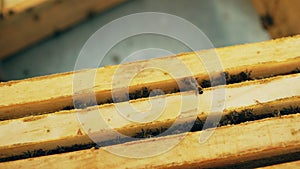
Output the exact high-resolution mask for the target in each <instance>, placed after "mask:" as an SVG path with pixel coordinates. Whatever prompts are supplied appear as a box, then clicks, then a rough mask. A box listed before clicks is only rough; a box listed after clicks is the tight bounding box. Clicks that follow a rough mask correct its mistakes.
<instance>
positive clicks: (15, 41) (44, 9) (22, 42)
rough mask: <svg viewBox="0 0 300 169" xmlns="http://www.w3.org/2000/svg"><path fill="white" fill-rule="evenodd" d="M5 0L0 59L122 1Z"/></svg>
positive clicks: (1, 21)
mask: <svg viewBox="0 0 300 169" xmlns="http://www.w3.org/2000/svg"><path fill="white" fill-rule="evenodd" d="M8 2H10V1H4V4H3V5H4V7H3V8H2V9H3V11H2V17H3V19H2V20H0V37H1V39H0V46H1V50H0V59H3V58H5V57H7V56H9V55H11V54H14V53H16V52H18V51H20V50H22V49H24V48H26V47H28V46H30V45H32V44H35V43H36V42H38V41H40V40H42V39H44V38H45V37H49V36H51V35H54V34H55V33H56V32H60V31H63V30H65V29H67V28H68V27H70V26H73V25H74V24H76V23H78V22H79V21H82V20H84V19H85V18H87V17H88V16H89V15H90V14H91V13H98V12H101V11H104V10H106V9H108V8H111V7H113V6H116V5H118V4H120V3H121V2H124V0H109V1H106V0H86V1H84V2H82V1H80V0H30V1H20V2H16V3H11V2H10V3H8Z"/></svg>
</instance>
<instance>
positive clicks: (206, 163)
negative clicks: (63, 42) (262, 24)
mask: <svg viewBox="0 0 300 169" xmlns="http://www.w3.org/2000/svg"><path fill="white" fill-rule="evenodd" d="M299 44H300V36H295V37H289V38H284V39H278V40H272V41H267V42H261V43H255V44H248V45H240V46H234V47H226V48H220V49H211V50H204V51H199V52H197V53H195V52H194V53H184V54H179V55H176V56H169V57H164V58H158V59H152V60H146V61H139V62H133V63H128V64H124V65H116V66H107V67H104V68H99V69H92V70H81V71H78V72H70V73H63V74H56V75H50V76H44V77H37V78H32V79H26V80H20V81H12V82H5V83H0V94H1V96H2V97H0V117H1V120H0V135H1V136H2V138H3V139H1V140H0V161H5V162H2V163H1V162H0V168H28V167H29V166H34V167H39V168H82V167H85V168H117V167H122V168H145V167H148V168H150V167H151V168H154V167H155V168H182V167H194V168H196V167H200V168H205V167H206V168H207V167H226V166H231V165H241V164H243V163H252V162H255V161H256V160H259V159H267V158H273V157H277V156H285V155H291V154H293V153H300V142H299V140H300V123H299V122H300V88H299V86H298V85H297V84H298V83H299V82H300V70H299V67H300V65H299V63H300V57H299V56H300V52H299V49H298V47H299ZM216 53H217V54H218V56H219V58H220V62H221V64H222V66H223V67H224V72H214V75H215V76H213V77H212V78H218V77H219V75H220V73H223V74H224V75H225V76H226V78H225V79H226V80H227V81H229V80H230V79H235V80H234V81H231V82H230V84H226V85H224V84H221V85H216V86H209V85H204V86H202V87H203V88H202V89H201V90H198V89H199V88H200V86H199V85H203V83H204V82H205V84H206V83H207V82H208V73H207V72H206V71H205V68H204V66H203V65H202V63H201V60H200V59H199V58H198V55H200V56H203V57H210V56H212V55H213V54H216ZM197 54H198V55H197ZM172 60H180V61H181V62H182V63H184V64H185V65H186V66H187V67H188V68H189V69H190V70H191V75H188V74H184V75H183V76H182V77H180V79H178V81H179V82H181V83H188V84H189V85H190V84H192V86H193V87H194V88H193V89H195V88H196V89H195V90H192V89H188V90H186V91H184V92H179V91H178V90H177V89H176V90H174V88H176V81H175V79H172V77H171V76H170V75H169V74H168V73H165V72H162V71H154V70H148V69H147V70H146V71H142V72H141V73H140V74H138V75H136V76H135V78H134V79H133V80H132V81H131V83H130V84H129V92H140V91H144V90H147V91H148V92H149V91H150V90H153V89H162V90H164V91H166V92H167V94H163V95H159V96H151V97H150V96H149V97H148V95H145V96H144V95H139V97H136V98H131V100H119V101H117V102H115V103H108V102H103V100H104V101H105V100H106V99H111V98H112V97H111V92H112V78H113V76H114V74H115V72H116V70H117V69H119V68H120V67H123V69H122V70H123V72H125V74H122V76H119V77H118V78H117V80H118V82H122V81H124V80H126V79H128V77H129V75H130V74H131V73H132V72H131V71H132V69H133V68H135V69H137V70H138V71H140V70H142V69H143V68H144V67H146V65H156V66H160V67H163V66H166V65H168V66H169V68H170V69H173V70H174V71H182V70H179V69H178V67H176V65H175V66H174V65H172V64H170V62H172ZM170 69H169V70H170ZM245 72H248V73H245ZM249 72H251V73H249ZM92 73H96V78H95V79H96V81H95V83H94V84H93V85H92V87H93V89H94V90H95V92H96V97H97V99H98V100H97V101H98V104H100V105H95V106H92V105H87V107H83V108H81V109H74V107H68V108H65V106H70V105H72V98H73V91H72V85H73V82H74V81H73V77H74V76H76V75H79V76H80V80H81V81H83V82H84V80H86V79H85V78H86V77H87V76H86V75H90V74H92ZM239 76H243V77H244V78H241V79H238V80H237V77H239ZM191 78H195V79H196V81H192V80H191ZM81 84H83V85H82V86H83V87H86V86H84V84H85V83H81ZM122 85H125V84H122V83H121V86H118V87H120V89H123V86H122ZM177 87H178V86H177ZM45 88H47V90H45ZM83 89H85V88H83ZM222 90H224V98H222V100H218V102H217V103H218V104H221V101H224V107H222V109H220V113H221V114H216V110H215V109H212V108H215V107H214V105H213V104H212V102H213V100H214V98H213V96H214V94H215V92H217V91H222ZM120 91H121V92H123V93H122V94H125V92H126V91H125V92H124V91H123V90H120ZM86 92H87V91H86V90H80V92H79V93H76V95H79V96H85V94H86ZM127 92H128V91H127ZM126 94H129V95H130V94H131V93H126ZM99 99H100V100H99ZM101 99H103V100H101ZM162 100H164V101H165V104H164V107H163V109H161V107H162V106H161V105H160V104H158V105H155V106H154V107H153V105H152V109H151V110H153V111H152V112H151V113H152V114H154V116H156V118H155V119H154V120H153V119H152V116H145V114H146V112H148V110H149V105H151V103H158V102H162ZM183 103H185V104H183ZM126 104H131V106H133V107H135V108H137V109H138V111H137V115H140V116H142V117H144V118H143V119H144V121H143V122H142V123H140V122H137V121H133V120H131V119H128V118H129V117H132V116H134V115H136V113H135V112H134V111H132V110H131V109H130V110H129V109H128V110H127V109H122V107H121V109H120V106H122V105H126ZM195 104H196V106H195ZM218 107H219V105H218ZM63 109H65V110H63ZM120 110H121V112H120ZM120 113H121V114H120ZM218 115H219V116H218ZM220 116H221V117H220ZM97 117H102V121H99V119H98V118H97ZM209 117H214V118H217V117H219V118H220V121H219V122H211V121H209V120H207V119H209ZM204 122H207V123H208V124H209V125H208V127H207V128H203V126H205V124H204ZM105 124H108V125H105ZM189 124H190V126H188V125H189ZM171 125H174V126H175V129H174V130H173V131H171V132H165V131H166V130H167V129H168V128H169V127H170V126H171ZM174 126H173V127H174ZM214 126H218V127H217V128H214ZM187 127H189V128H187ZM191 127H192V128H191ZM190 129H191V130H190ZM214 129H215V130H214ZM154 130H158V131H157V133H156V134H153V132H152V131H154ZM113 131H117V132H119V133H122V134H123V135H126V136H129V137H135V138H143V139H142V140H122V139H124V138H125V137H123V136H118V137H117V138H116V135H114V134H113ZM149 131H150V132H149ZM188 131H191V132H188ZM210 131H214V132H213V135H211V136H210V137H209V139H207V140H206V141H204V142H203V143H201V144H199V138H201V137H202V136H203V135H205V133H206V132H210ZM164 132H165V135H164V134H163V133H164ZM157 134H162V135H158V137H154V136H156V135H157ZM90 136H95V137H96V138H97V139H98V140H97V142H99V143H101V144H100V145H101V147H100V148H99V147H97V146H96V144H95V143H93V141H95V140H93V141H92V139H91V138H90ZM146 138H147V139H146ZM103 142H105V143H107V144H103V145H102V143H103ZM169 143H178V144H177V145H176V146H175V147H174V148H171V149H169V150H168V151H166V152H164V153H162V154H159V155H156V156H151V157H147V158H140V157H143V156H144V155H145V154H144V153H145V152H150V151H151V150H152V149H154V148H157V149H158V150H160V149H161V148H167V146H168V144H169ZM78 145H82V146H83V148H79V149H78V148H77V149H72V147H73V146H75V147H76V146H78ZM61 147H64V148H70V149H71V150H70V151H74V152H68V151H65V150H64V151H62V152H64V153H62V154H59V152H56V151H54V150H55V149H56V148H61ZM90 147H93V148H91V149H90ZM64 148H62V149H64ZM39 151H42V152H43V153H44V154H35V152H39ZM50 151H54V153H52V155H49V154H47V153H45V152H50ZM111 151H114V152H118V153H123V156H118V155H116V154H114V153H110V152H111ZM132 152H135V153H138V154H136V155H135V158H129V157H128V156H127V155H130V153H132ZM24 153H25V156H24ZM124 153H125V155H124ZM126 153H127V154H126ZM22 154H23V156H22ZM39 155H43V157H37V156H39ZM30 157H32V158H30ZM136 157H139V158H136ZM23 158H25V159H23ZM294 160H299V159H294ZM285 162H286V161H285ZM294 163H296V164H297V162H293V164H294ZM266 165H270V164H266V163H260V164H259V165H258V166H266ZM282 165H284V164H282Z"/></svg>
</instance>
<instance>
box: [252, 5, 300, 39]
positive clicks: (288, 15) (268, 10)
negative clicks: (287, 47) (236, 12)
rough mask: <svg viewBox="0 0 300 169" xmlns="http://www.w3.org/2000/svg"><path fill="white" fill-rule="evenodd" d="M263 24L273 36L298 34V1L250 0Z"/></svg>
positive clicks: (299, 27)
mask: <svg viewBox="0 0 300 169" xmlns="http://www.w3.org/2000/svg"><path fill="white" fill-rule="evenodd" d="M252 1H253V4H254V6H255V7H256V9H257V12H258V14H259V15H260V18H261V21H262V24H263V26H264V27H265V28H266V29H267V30H268V31H269V33H270V35H271V36H272V37H273V38H280V37H284V36H291V35H296V34H300V24H299V22H298V18H299V16H300V11H299V8H300V1H298V0H252Z"/></svg>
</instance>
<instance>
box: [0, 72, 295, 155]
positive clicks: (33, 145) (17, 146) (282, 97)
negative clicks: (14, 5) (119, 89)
mask: <svg viewBox="0 0 300 169" xmlns="http://www.w3.org/2000/svg"><path fill="white" fill-rule="evenodd" d="M288 77H289V78H288ZM295 77H298V76H296V75H288V76H283V77H275V78H271V79H262V80H257V81H249V82H244V83H242V84H233V85H228V86H226V87H227V88H226V89H227V99H226V98H225V103H224V104H225V107H224V111H223V119H222V121H221V123H220V125H228V124H237V123H242V122H245V121H249V120H257V119H261V118H266V117H272V116H279V117H280V116H281V115H286V114H291V113H297V112H298V113H299V112H300V90H295V88H292V87H291V88H289V89H284V91H283V92H282V91H281V89H282V88H284V87H285V86H286V84H288V83H293V84H294V83H295V82H294V81H289V80H293V79H295ZM299 77H300V75H299ZM296 80H297V79H296ZM262 87H264V88H262ZM294 87H295V86H294ZM218 88H220V87H217V88H216V90H218ZM213 89H214V88H211V89H206V90H207V91H205V94H206V95H200V96H199V100H198V101H199V105H197V106H199V110H197V109H196V107H195V106H194V105H193V104H186V103H187V102H191V101H195V94H194V92H186V93H175V94H169V95H163V96H158V97H154V98H152V100H151V102H152V104H153V103H157V101H158V100H161V99H164V100H165V105H164V106H165V109H164V110H163V111H162V112H160V111H161V110H160V108H158V107H160V106H158V105H155V107H156V108H155V109H154V111H153V113H154V114H157V113H161V114H160V117H159V118H158V119H156V120H155V121H151V122H148V123H143V124H140V123H134V122H132V121H130V120H128V119H124V117H123V116H121V115H120V112H119V111H118V107H116V106H121V105H124V103H118V104H106V105H100V106H96V107H91V108H88V109H85V110H70V111H62V112H57V113H53V114H46V115H40V116H33V117H26V118H21V119H15V120H6V121H2V122H0V130H1V131H2V132H3V133H7V132H10V133H11V135H10V136H7V135H3V139H2V140H1V141H0V143H1V144H0V145H1V146H0V150H1V151H0V152H1V153H0V157H1V158H5V157H8V156H14V155H18V154H21V153H23V152H25V151H30V150H37V149H43V150H51V149H55V148H57V146H72V145H73V144H88V143H91V142H92V141H91V140H90V139H89V136H91V135H93V134H94V135H99V137H100V136H101V140H99V141H109V140H114V139H116V138H115V137H116V136H115V135H111V130H107V128H106V127H105V125H104V126H102V127H103V128H101V125H100V126H99V125H97V124H98V123H99V118H100V116H99V114H100V112H101V116H102V118H103V123H106V124H108V125H109V126H110V127H111V128H112V129H114V130H116V131H118V132H120V133H122V134H124V135H127V136H135V135H136V134H137V133H140V132H141V130H142V129H144V130H145V131H146V130H147V129H151V130H154V131H155V130H156V129H167V128H168V127H170V126H171V125H172V124H173V123H174V122H175V120H178V121H177V123H176V125H183V124H185V123H186V122H188V123H189V122H192V121H195V118H196V117H198V122H201V124H202V125H203V123H204V122H205V120H206V118H207V116H208V115H209V114H210V112H211V106H212V105H211V104H209V103H211V102H212V100H211V99H212V98H213V97H212V96H213V92H214V90H213ZM273 89H275V90H276V92H277V93H275V94H274V91H273ZM249 90H250V91H253V92H251V93H247V92H244V91H249ZM240 93H244V95H243V98H242V97H241V94H240ZM257 93H259V95H257ZM155 100H157V101H155ZM184 100H185V101H184ZM183 103H185V104H183ZM125 104H126V103H125ZM149 104H151V103H150V100H149V99H148V98H144V99H138V100H134V101H130V106H132V107H134V108H138V110H139V111H140V112H147V111H148V108H149V107H148V106H149ZM193 107H194V109H193ZM121 113H123V114H127V113H128V114H129V115H132V114H133V113H132V112H126V111H125V113H124V112H121ZM179 114H180V115H181V117H182V118H178V115H179ZM133 115H134V114H133ZM237 116H238V117H237ZM236 118H237V120H236V121H234V119H236ZM79 120H80V121H79ZM65 124H68V125H65ZM82 124H86V125H85V126H82ZM94 124H95V125H94ZM41 125H42V126H44V128H40V126H41ZM95 126H96V127H95ZM187 126H188V125H187ZM188 127H190V128H192V124H190V125H189V126H188ZM198 127H199V126H198ZM202 127H203V126H202ZM202 127H201V128H202ZM12 128H16V129H14V130H12V131H11V129H12ZM190 128H188V129H186V130H189V129H190ZM175 129H176V128H175ZM30 131H34V132H30ZM99 131H100V132H99ZM56 133H60V135H57V134H56ZM41 135H43V137H40V136H41ZM145 135H146V136H147V135H151V133H149V134H145ZM20 136H22V139H21V141H20ZM120 137H121V138H122V136H120ZM71 143H72V144H71Z"/></svg>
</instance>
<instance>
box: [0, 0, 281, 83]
mask: <svg viewBox="0 0 300 169" xmlns="http://www.w3.org/2000/svg"><path fill="white" fill-rule="evenodd" d="M259 1H260V0H259ZM264 7H265V6H262V4H261V3H260V2H258V3H257V4H255V3H254V1H252V0H128V1H123V0H112V1H103V0H87V1H79V0H32V1H30V3H29V1H25V2H24V0H16V1H14V0H2V1H1V20H0V46H1V48H0V50H1V51H2V52H0V59H1V61H0V78H1V80H2V81H8V80H16V79H24V78H30V77H35V76H41V75H48V74H53V73H59V72H67V71H72V70H73V69H74V64H75V61H76V59H77V57H78V55H79V52H80V49H81V48H82V47H83V45H84V43H85V42H86V41H87V40H88V38H89V37H90V36H91V35H92V34H93V33H94V32H95V31H97V30H98V29H100V28H101V27H102V26H104V25H105V24H107V23H109V22H111V21H113V20H115V19H117V18H119V17H122V16H125V15H128V14H133V13H137V12H164V13H169V14H173V15H176V16H179V17H182V18H184V19H186V20H188V21H189V22H191V23H193V24H194V25H196V26H197V27H198V28H199V29H201V30H202V31H203V32H204V33H205V34H206V35H207V36H208V38H209V39H210V40H211V42H212V44H213V45H214V46H215V47H224V46H230V45H236V44H244V43H251V42H258V41H264V40H268V39H271V37H275V36H273V35H272V34H269V32H268V29H269V27H271V26H273V25H274V24H275V23H274V22H275V21H274V18H272V16H271V15H272V11H273V10H271V12H270V11H267V12H266V11H264V9H265V8H264ZM158 21H159V19H158ZM279 33H282V32H279ZM270 35H271V36H270ZM151 46H160V47H161V48H174V49H176V50H174V51H175V52H177V53H181V52H185V51H186V49H185V48H181V47H177V46H176V45H174V44H170V43H168V41H167V40H165V39H163V38H156V37H155V36H149V37H132V38H130V39H127V40H126V41H123V42H122V45H117V46H116V47H114V48H113V49H112V50H111V51H110V52H109V53H108V54H107V56H106V57H105V59H104V62H103V63H102V65H101V66H104V65H114V64H118V63H120V62H122V60H123V59H124V58H125V57H126V56H127V55H130V54H131V53H132V52H134V51H136V50H138V49H142V48H145V47H151ZM142 57H143V56H142Z"/></svg>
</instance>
